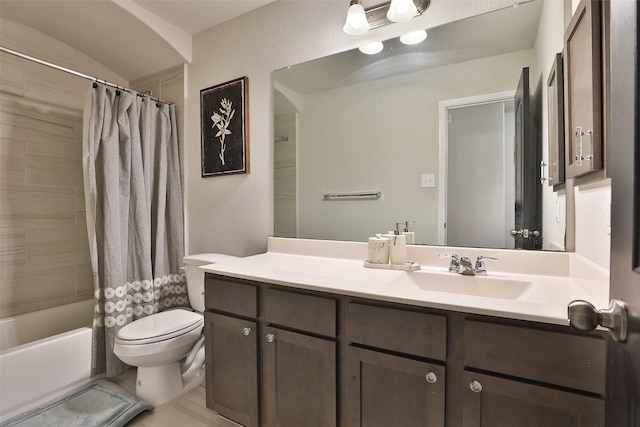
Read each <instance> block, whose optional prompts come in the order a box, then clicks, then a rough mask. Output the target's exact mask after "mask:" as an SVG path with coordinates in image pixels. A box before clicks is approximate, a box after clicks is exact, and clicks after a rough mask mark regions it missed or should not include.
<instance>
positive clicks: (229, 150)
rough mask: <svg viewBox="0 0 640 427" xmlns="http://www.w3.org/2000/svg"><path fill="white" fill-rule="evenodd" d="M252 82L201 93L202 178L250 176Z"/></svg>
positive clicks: (237, 82) (242, 79)
mask: <svg viewBox="0 0 640 427" xmlns="http://www.w3.org/2000/svg"><path fill="white" fill-rule="evenodd" d="M248 92H249V79H248V78H247V77H246V76H245V77H240V78H238V79H234V80H231V81H228V82H225V83H221V84H219V85H215V86H211V87H208V88H205V89H201V90H200V135H201V165H202V177H210V176H220V175H231V174H243V173H249V115H248V111H249V108H248V102H249V97H248Z"/></svg>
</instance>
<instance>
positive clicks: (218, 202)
mask: <svg viewBox="0 0 640 427" xmlns="http://www.w3.org/2000/svg"><path fill="white" fill-rule="evenodd" d="M510 4H512V1H508V0H504V1H493V0H492V1H489V0H487V1H484V0H482V1H480V0H456V1H445V2H433V3H432V5H431V7H430V8H429V10H428V13H425V14H424V15H423V16H421V17H419V18H416V19H413V20H411V21H410V22H408V23H403V24H394V25H389V26H387V27H384V28H380V29H377V30H375V31H370V32H369V33H367V34H365V35H363V36H358V37H354V36H348V35H346V34H344V33H343V32H342V26H343V25H344V18H345V14H346V9H347V6H348V3H347V2H345V1H342V0H341V1H315V0H306V1H277V2H274V3H271V4H269V5H267V6H264V7H262V8H260V9H257V10H255V11H253V12H250V13H248V14H245V15H243V16H241V17H239V18H237V19H234V20H233V21H231V22H228V23H225V24H223V25H220V26H218V27H216V28H213V29H211V30H209V31H206V32H204V33H201V34H199V35H197V36H196V37H194V46H193V62H192V64H191V65H190V67H189V72H188V78H187V80H188V91H187V94H186V96H187V98H188V99H187V125H186V129H185V132H186V135H185V136H186V138H185V141H186V143H185V145H186V147H185V150H186V158H185V160H186V162H185V172H186V174H185V180H186V181H185V184H186V187H185V190H186V212H187V216H186V219H187V238H188V241H187V248H188V249H187V252H189V253H195V252H200V251H217V252H224V253H228V254H233V255H251V254H256V253H259V252H263V251H264V250H265V249H266V244H267V237H268V236H269V235H271V234H272V232H273V148H272V147H273V146H272V144H273V142H272V141H273V139H272V138H273V123H272V121H273V119H272V114H273V113H272V90H273V85H272V79H271V73H272V72H273V71H274V70H276V69H279V68H283V67H285V66H287V65H289V64H297V63H300V62H304V61H308V60H311V59H314V58H318V57H321V56H326V55H329V54H333V53H337V52H340V51H344V50H348V49H352V48H354V47H357V46H358V45H359V44H361V43H364V42H365V41H371V40H374V39H380V40H382V39H387V38H390V37H393V36H399V35H400V34H402V33H404V32H408V31H409V30H414V29H419V28H429V27H432V26H434V25H439V24H442V23H445V22H449V21H452V20H456V19H460V18H462V17H467V16H471V15H475V14H477V13H481V12H484V11H488V10H491V9H495V8H498V7H504V6H507V5H510ZM242 76H247V77H248V78H249V117H250V130H249V136H250V147H251V155H250V166H251V172H250V174H247V175H233V176H222V177H213V178H206V179H204V178H201V177H200V130H199V129H200V123H199V121H200V119H199V108H200V107H199V91H200V90H201V89H203V88H207V87H209V86H212V85H215V84H218V83H223V82H225V81H228V80H231V79H234V78H238V77H242Z"/></svg>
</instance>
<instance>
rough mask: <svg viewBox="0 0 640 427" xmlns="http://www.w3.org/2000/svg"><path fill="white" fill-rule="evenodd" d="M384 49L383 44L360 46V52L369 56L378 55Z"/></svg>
mask: <svg viewBox="0 0 640 427" xmlns="http://www.w3.org/2000/svg"><path fill="white" fill-rule="evenodd" d="M383 47H384V46H383V45H382V42H371V43H369V44H365V45H364V46H360V47H359V48H358V49H359V50H360V52H362V53H366V54H367V55H375V54H376V53H380V52H381V51H382V48H383Z"/></svg>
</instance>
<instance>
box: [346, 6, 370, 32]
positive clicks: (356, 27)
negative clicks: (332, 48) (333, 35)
mask: <svg viewBox="0 0 640 427" xmlns="http://www.w3.org/2000/svg"><path fill="white" fill-rule="evenodd" d="M342 31H344V32H345V33H347V34H350V35H352V36H357V35H359V34H364V33H366V32H367V31H369V21H367V15H366V14H365V11H364V7H362V5H361V4H360V3H359V1H357V0H355V1H352V2H351V5H350V6H349V10H348V11H347V20H346V21H345V23H344V27H342Z"/></svg>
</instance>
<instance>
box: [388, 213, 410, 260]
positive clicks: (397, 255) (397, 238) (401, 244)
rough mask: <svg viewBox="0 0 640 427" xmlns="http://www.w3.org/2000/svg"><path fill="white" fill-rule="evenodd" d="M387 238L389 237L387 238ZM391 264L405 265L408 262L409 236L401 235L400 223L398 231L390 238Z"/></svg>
mask: <svg viewBox="0 0 640 427" xmlns="http://www.w3.org/2000/svg"><path fill="white" fill-rule="evenodd" d="M385 237H387V236H385ZM388 237H389V263H390V264H392V265H403V264H406V262H407V236H405V235H404V234H400V223H399V222H396V230H395V231H394V233H393V234H390V235H389V236H388Z"/></svg>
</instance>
